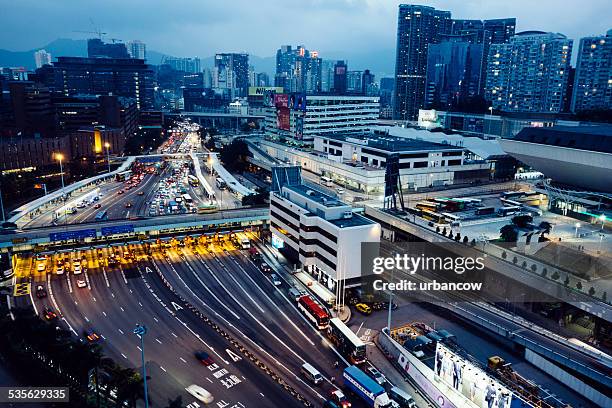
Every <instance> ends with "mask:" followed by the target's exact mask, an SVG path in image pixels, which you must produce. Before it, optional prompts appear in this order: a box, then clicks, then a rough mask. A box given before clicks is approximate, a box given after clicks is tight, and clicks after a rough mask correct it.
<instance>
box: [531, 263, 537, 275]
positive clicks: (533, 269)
mask: <svg viewBox="0 0 612 408" xmlns="http://www.w3.org/2000/svg"><path fill="white" fill-rule="evenodd" d="M537 270H538V265H536V264H533V265H531V272H533V273H535V271H537Z"/></svg>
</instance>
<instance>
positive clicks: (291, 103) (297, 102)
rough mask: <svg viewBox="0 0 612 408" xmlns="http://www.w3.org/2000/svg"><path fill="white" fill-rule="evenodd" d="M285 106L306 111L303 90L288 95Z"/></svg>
mask: <svg viewBox="0 0 612 408" xmlns="http://www.w3.org/2000/svg"><path fill="white" fill-rule="evenodd" d="M287 107H288V108H289V109H293V110H300V111H302V112H306V94H305V93H303V92H295V93H292V94H290V95H289V100H288V101H287Z"/></svg>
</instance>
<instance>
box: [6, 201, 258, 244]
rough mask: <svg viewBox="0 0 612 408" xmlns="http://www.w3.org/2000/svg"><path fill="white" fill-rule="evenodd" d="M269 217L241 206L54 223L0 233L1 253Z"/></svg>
mask: <svg viewBox="0 0 612 408" xmlns="http://www.w3.org/2000/svg"><path fill="white" fill-rule="evenodd" d="M269 218H270V215H269V210H268V208H239V209H230V210H223V211H218V212H216V213H211V214H183V215H168V216H160V217H152V218H148V217H136V218H134V219H121V220H106V221H99V222H90V223H84V224H67V225H53V226H46V227H39V228H32V229H27V230H21V231H20V230H18V231H16V232H15V233H12V234H3V235H0V252H30V251H42V250H48V249H54V248H59V247H71V246H72V247H83V246H95V245H100V244H107V243H110V242H116V241H117V242H125V241H132V240H145V239H152V238H153V239H155V238H161V237H165V236H173V235H181V234H206V233H214V232H216V231H218V230H232V229H243V228H248V227H261V226H265V225H266V224H267V223H268V220H269Z"/></svg>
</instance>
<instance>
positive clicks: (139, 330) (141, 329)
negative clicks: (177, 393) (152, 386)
mask: <svg viewBox="0 0 612 408" xmlns="http://www.w3.org/2000/svg"><path fill="white" fill-rule="evenodd" d="M134 334H135V335H137V336H138V337H139V338H140V358H141V361H142V379H143V382H144V401H145V408H149V392H148V389H147V367H146V365H145V354H144V336H145V334H147V328H146V326H144V325H142V324H137V325H136V328H135V329H134Z"/></svg>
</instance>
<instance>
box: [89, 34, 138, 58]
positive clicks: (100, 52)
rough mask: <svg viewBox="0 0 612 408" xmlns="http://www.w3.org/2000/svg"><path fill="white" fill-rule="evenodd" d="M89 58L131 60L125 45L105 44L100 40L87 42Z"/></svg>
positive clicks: (91, 39)
mask: <svg viewBox="0 0 612 408" xmlns="http://www.w3.org/2000/svg"><path fill="white" fill-rule="evenodd" d="M87 56H88V57H89V58H130V55H129V54H128V50H127V48H126V46H125V44H123V43H120V42H113V43H110V44H108V43H105V42H104V41H102V40H101V39H99V38H90V39H89V40H87Z"/></svg>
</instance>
